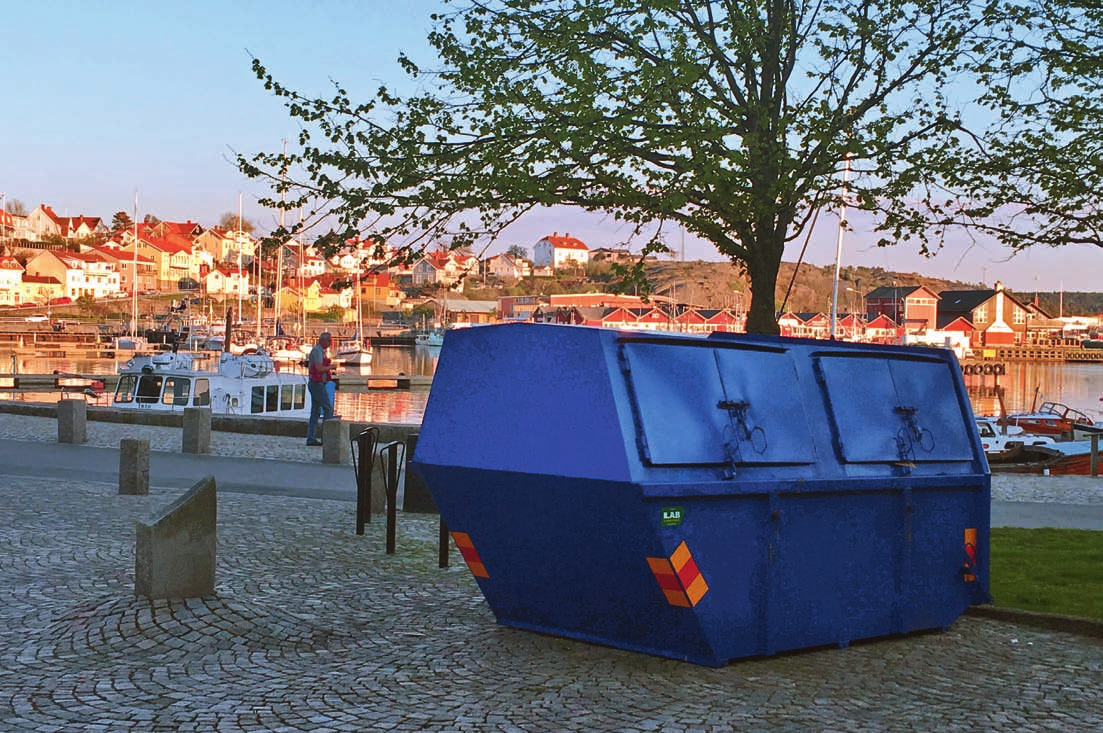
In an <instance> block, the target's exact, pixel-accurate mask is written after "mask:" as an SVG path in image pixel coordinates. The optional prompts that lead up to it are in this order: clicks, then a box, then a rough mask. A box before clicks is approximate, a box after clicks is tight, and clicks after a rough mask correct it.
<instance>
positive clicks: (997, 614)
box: [965, 606, 1103, 639]
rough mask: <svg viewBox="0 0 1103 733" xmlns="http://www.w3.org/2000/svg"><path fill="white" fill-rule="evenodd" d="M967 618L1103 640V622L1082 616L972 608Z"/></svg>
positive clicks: (980, 607) (993, 607)
mask: <svg viewBox="0 0 1103 733" xmlns="http://www.w3.org/2000/svg"><path fill="white" fill-rule="evenodd" d="M965 615H966V616H976V617H980V618H990V619H993V620H995V621H1006V622H1008V623H1015V624H1022V625H1023V626H1031V627H1033V628H1036V629H1044V630H1046V631H1061V632H1064V633H1068V634H1079V635H1080V636H1088V637H1091V638H1094V639H1103V621H1099V620H1097V619H1093V618H1084V617H1082V616H1061V615H1059V614H1055V613H1039V612H1037V611H1024V610H1021V609H1017V608H997V607H995V606H971V607H969V608H968V609H966V611H965Z"/></svg>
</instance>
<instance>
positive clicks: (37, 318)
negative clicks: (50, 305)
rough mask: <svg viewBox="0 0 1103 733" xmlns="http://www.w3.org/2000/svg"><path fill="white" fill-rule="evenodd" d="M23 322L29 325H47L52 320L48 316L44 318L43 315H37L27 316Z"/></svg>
mask: <svg viewBox="0 0 1103 733" xmlns="http://www.w3.org/2000/svg"><path fill="white" fill-rule="evenodd" d="M23 320H24V321H26V322H27V323H46V322H47V321H49V320H50V319H49V317H48V316H44V315H42V314H41V313H35V314H34V315H33V316H27V317H26V318H24V319H23Z"/></svg>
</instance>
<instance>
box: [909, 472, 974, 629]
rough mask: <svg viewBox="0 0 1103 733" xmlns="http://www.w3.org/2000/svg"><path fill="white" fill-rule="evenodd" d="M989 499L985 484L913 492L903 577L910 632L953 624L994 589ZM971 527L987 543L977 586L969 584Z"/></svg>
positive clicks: (972, 583)
mask: <svg viewBox="0 0 1103 733" xmlns="http://www.w3.org/2000/svg"><path fill="white" fill-rule="evenodd" d="M989 496H990V494H989V492H988V490H987V489H986V486H985V485H983V484H982V485H978V486H975V487H972V489H971V490H969V489H965V488H956V489H946V490H930V491H916V492H913V494H912V502H913V506H914V510H913V512H912V519H911V543H910V547H909V550H908V552H909V554H910V558H909V567H908V568H907V571H906V572H903V573H901V594H902V597H903V606H904V615H903V621H904V626H905V628H904V630H905V631H914V630H917V629H932V628H944V627H947V626H949V625H950V624H951V623H952V622H953V621H954V620H955V619H956V618H957V617H958V616H960V615H961V614H962V613H963V612H964V611H965V609H966V608H968V607H969V606H970V605H971V604H973V603H976V602H978V598H977V595H978V593H977V590H978V588H981V587H982V588H987V587H988V557H987V555H988V541H987V537H988V531H989V522H990V519H989V517H990V509H989V507H990V504H991V501H990V500H989ZM969 529H975V530H976V531H977V537H978V539H983V541H978V543H977V544H978V546H979V547H980V552H979V555H976V556H975V557H976V560H977V566H976V569H977V571H978V572H977V573H976V576H977V577H976V581H975V582H967V580H966V575H967V572H968V571H969V570H971V569H972V568H967V564H966V563H967V558H968V557H969V555H968V554H967V551H966V548H965V538H966V531H967V530H969ZM982 595H983V594H982Z"/></svg>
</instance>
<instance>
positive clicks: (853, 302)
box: [648, 260, 1033, 312]
mask: <svg viewBox="0 0 1103 733" xmlns="http://www.w3.org/2000/svg"><path fill="white" fill-rule="evenodd" d="M794 272H796V278H795V279H794ZM834 277H835V268H834V267H833V266H826V267H820V266H817V265H807V264H804V265H801V266H800V268H799V270H798V269H797V267H796V265H795V263H792V262H783V263H782V264H781V273H780V275H779V276H778V284H777V291H776V292H775V295H774V299H775V301H776V303H777V306H778V310H789V311H797V312H807V311H811V312H814V311H827V310H830V308H831V294H832V290H833V285H834ZM648 280H649V282H651V284H652V288H653V292H654V293H655V294H656V295H663V296H668V297H672V298H675V299H676V300H678V301H679V302H682V303H690V304H693V305H698V306H701V307H706V308H722V307H737V306H739V305H740V304H741V303H743V301H744V299H748V300H749V298H750V292H749V288H748V281H747V278H746V276H745V275H743V274H742V273H741V272H740V271H739V270H738V269H737V268H736V267H734V266H733V265H731V264H729V263H726V262H705V261H700V260H699V261H695V262H656V263H653V264H652V265H650V266H649V267H648ZM894 284H895V285H899V286H912V285H923V286H926V287H928V288H930V289H931V290H933V291H935V292H936V293H937V292H939V291H942V290H971V289H974V288H984V287H991V286H990V285H988V286H986V285H983V284H980V283H967V282H960V281H957V280H942V279H940V278H934V277H927V276H925V275H920V274H918V273H901V272H889V271H886V270H884V269H882V268H879V267H872V268H871V267H846V268H843V269H842V271H841V272H840V274H839V310H840V311H842V312H848V311H851V310H860V309H861V303H862V297H863V296H864V295H865V294H866V293H868V292H870V291H871V290H873V289H874V288H878V287H881V286H882V285H888V286H891V285H894ZM790 286H791V287H790ZM787 296H788V297H787ZM1031 297H1033V294H1031Z"/></svg>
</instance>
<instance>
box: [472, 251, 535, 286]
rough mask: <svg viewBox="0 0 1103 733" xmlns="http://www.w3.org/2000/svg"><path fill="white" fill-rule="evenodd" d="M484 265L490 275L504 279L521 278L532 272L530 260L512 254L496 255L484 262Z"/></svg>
mask: <svg viewBox="0 0 1103 733" xmlns="http://www.w3.org/2000/svg"><path fill="white" fill-rule="evenodd" d="M483 267H484V268H485V270H486V273H487V274H488V275H490V276H492V277H496V278H499V279H502V280H520V279H521V278H525V277H529V276H530V275H531V274H532V267H531V266H530V265H529V263H528V260H525V259H523V258H521V257H514V256H513V255H510V254H500V255H494V256H493V257H490V258H488V259H487V260H486V261H485V262H484V263H483Z"/></svg>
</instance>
